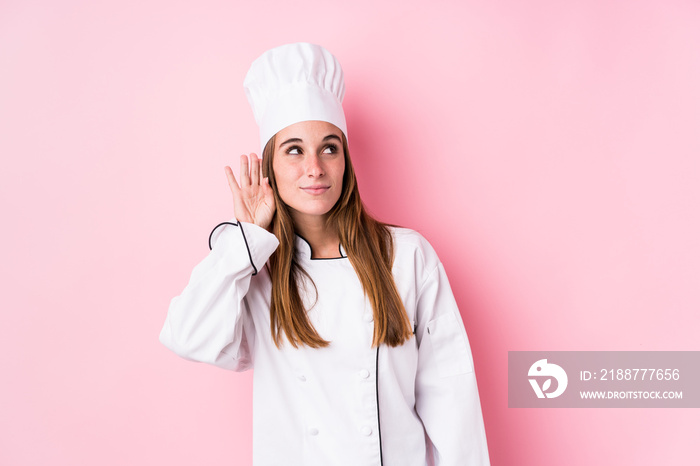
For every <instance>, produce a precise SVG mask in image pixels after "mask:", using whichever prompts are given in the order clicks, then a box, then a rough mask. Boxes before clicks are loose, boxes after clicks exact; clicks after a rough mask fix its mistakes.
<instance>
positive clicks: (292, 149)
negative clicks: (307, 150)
mask: <svg viewBox="0 0 700 466" xmlns="http://www.w3.org/2000/svg"><path fill="white" fill-rule="evenodd" d="M287 153H288V154H290V155H299V154H301V151H300V150H299V148H298V147H290V148H289V149H287Z"/></svg>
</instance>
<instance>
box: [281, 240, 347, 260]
mask: <svg viewBox="0 0 700 466" xmlns="http://www.w3.org/2000/svg"><path fill="white" fill-rule="evenodd" d="M294 246H295V248H296V253H297V254H298V256H299V257H300V258H302V259H305V260H312V261H315V260H320V261H323V260H335V259H347V257H348V255H347V254H346V253H345V249H344V248H343V246H342V245H338V252H340V257H319V258H311V244H309V242H308V241H306V239H304V237H303V236H300V235H298V234H297V235H296V241H295V243H294Z"/></svg>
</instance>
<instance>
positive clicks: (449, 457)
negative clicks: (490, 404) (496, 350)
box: [416, 246, 489, 466]
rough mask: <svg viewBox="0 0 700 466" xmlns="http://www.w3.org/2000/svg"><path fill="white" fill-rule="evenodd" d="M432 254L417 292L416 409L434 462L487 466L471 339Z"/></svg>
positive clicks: (437, 465) (451, 465)
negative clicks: (425, 275) (424, 277)
mask: <svg viewBox="0 0 700 466" xmlns="http://www.w3.org/2000/svg"><path fill="white" fill-rule="evenodd" d="M428 248H430V247H429V246H428ZM430 252H431V253H432V254H433V255H434V252H433V251H432V248H430ZM434 257H435V262H437V263H436V264H434V263H433V264H429V265H430V267H429V268H427V278H426V279H425V281H424V282H423V285H422V287H421V289H420V291H419V294H418V296H417V305H418V307H417V311H418V315H417V318H418V322H417V331H416V337H417V341H418V372H417V376H416V411H417V412H418V415H419V416H420V418H421V420H422V421H423V425H424V426H425V430H426V433H427V435H428V437H429V438H430V441H431V443H432V445H433V453H434V461H435V466H458V465H459V466H485V465H488V464H489V454H488V448H487V444H486V433H485V430H484V421H483V418H482V414H481V404H480V402H479V391H478V388H477V384H476V376H475V374H474V362H473V359H472V354H471V350H470V347H469V340H468V339H467V333H466V331H465V330H464V325H463V324H462V318H461V316H460V314H459V309H458V308H457V303H456V302H455V299H454V296H453V295H452V290H451V288H450V285H449V282H448V281H447V275H446V274H445V270H444V268H443V266H442V264H441V263H440V262H439V261H437V256H434ZM428 262H429V263H430V262H433V261H428Z"/></svg>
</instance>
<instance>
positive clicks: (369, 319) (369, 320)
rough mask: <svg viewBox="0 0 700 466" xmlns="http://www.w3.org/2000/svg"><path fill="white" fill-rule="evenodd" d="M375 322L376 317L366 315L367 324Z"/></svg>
mask: <svg viewBox="0 0 700 466" xmlns="http://www.w3.org/2000/svg"><path fill="white" fill-rule="evenodd" d="M373 320H374V315H372V314H365V322H372V321H373Z"/></svg>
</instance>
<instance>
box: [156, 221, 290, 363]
mask: <svg viewBox="0 0 700 466" xmlns="http://www.w3.org/2000/svg"><path fill="white" fill-rule="evenodd" d="M211 244H212V250H211V252H210V253H209V255H208V256H207V257H206V258H205V259H204V260H203V261H202V262H200V263H199V264H198V265H197V266H196V267H195V268H194V270H193V271H192V275H191V277H190V281H189V283H188V284H187V286H186V287H185V289H184V291H183V292H182V293H181V294H180V296H177V297H175V298H173V299H172V301H171V302H170V308H169V309H168V316H167V318H166V320H165V324H164V325H163V330H162V331H161V333H160V341H161V342H162V343H163V344H164V345H165V346H167V347H168V348H169V349H171V350H172V351H174V352H175V353H176V354H178V355H179V356H182V357H183V358H186V359H190V360H194V361H199V362H206V363H209V364H214V365H216V366H219V367H222V368H225V369H231V370H238V371H242V370H246V369H249V368H250V366H251V354H250V348H252V345H253V343H254V342H253V341H251V340H252V339H253V338H254V332H252V331H245V327H247V328H249V329H252V325H253V323H252V318H251V316H250V315H249V312H250V310H249V309H248V308H247V305H246V303H245V297H246V294H247V293H248V291H249V289H250V286H251V280H254V279H258V280H263V279H265V278H266V277H256V278H253V275H254V274H255V273H256V271H258V270H262V268H263V267H264V265H265V262H267V259H268V258H269V257H270V255H271V254H272V253H273V252H274V251H275V249H276V248H277V246H278V245H279V242H278V241H277V238H276V237H275V236H274V235H273V234H271V233H269V232H268V231H267V230H265V229H263V228H260V227H258V226H257V225H254V224H251V223H244V222H235V221H234V222H231V223H225V224H221V225H220V226H218V227H217V228H216V229H215V230H214V231H213V232H212V237H211Z"/></svg>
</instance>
